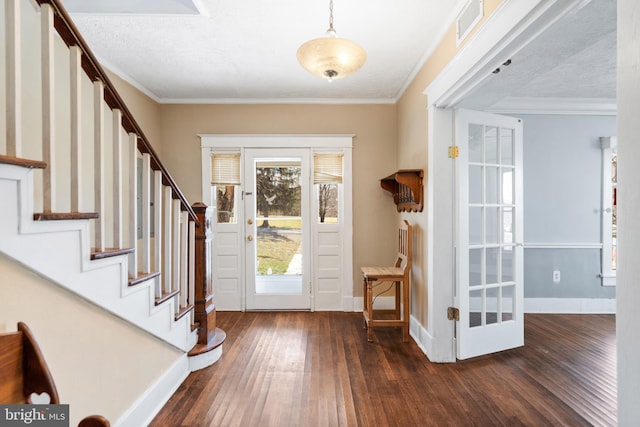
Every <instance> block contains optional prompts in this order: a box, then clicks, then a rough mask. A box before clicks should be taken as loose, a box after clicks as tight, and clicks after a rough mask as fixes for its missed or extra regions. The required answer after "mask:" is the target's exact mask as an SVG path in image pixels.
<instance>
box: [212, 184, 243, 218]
mask: <svg viewBox="0 0 640 427" xmlns="http://www.w3.org/2000/svg"><path fill="white" fill-rule="evenodd" d="M237 188H238V186H236V185H213V192H214V196H215V201H216V214H217V221H218V223H221V224H222V223H233V224H235V223H236V206H237V204H238V202H237V199H238V197H237V195H238V191H236V190H237Z"/></svg>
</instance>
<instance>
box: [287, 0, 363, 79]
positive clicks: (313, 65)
mask: <svg viewBox="0 0 640 427" xmlns="http://www.w3.org/2000/svg"><path fill="white" fill-rule="evenodd" d="M297 57H298V61H299V62H300V65H302V66H303V67H304V68H305V70H307V71H309V72H310V73H311V74H313V75H314V76H318V77H323V78H326V79H327V80H328V81H332V80H333V79H340V78H342V77H346V76H348V75H349V74H352V73H355V72H356V71H358V70H359V69H360V67H362V65H363V64H364V62H365V61H366V60H367V52H365V50H364V49H363V48H362V47H360V46H359V45H358V44H357V43H354V42H352V41H351V40H347V39H341V38H339V37H336V30H335V29H334V28H333V0H330V1H329V29H328V30H327V33H326V35H325V37H320V38H317V39H313V40H309V41H308V42H306V43H304V44H303V45H302V46H300V48H298V54H297Z"/></svg>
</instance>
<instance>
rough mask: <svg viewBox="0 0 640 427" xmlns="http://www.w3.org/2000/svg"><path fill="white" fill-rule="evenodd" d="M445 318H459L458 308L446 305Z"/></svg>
mask: <svg viewBox="0 0 640 427" xmlns="http://www.w3.org/2000/svg"><path fill="white" fill-rule="evenodd" d="M447 319H449V320H460V310H458V309H457V308H456V307H447Z"/></svg>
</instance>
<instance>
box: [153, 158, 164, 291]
mask: <svg viewBox="0 0 640 427" xmlns="http://www.w3.org/2000/svg"><path fill="white" fill-rule="evenodd" d="M153 173H154V176H153V177H154V181H153V238H154V242H153V247H154V251H153V261H154V263H153V268H154V271H158V272H162V242H163V239H162V206H163V202H162V191H163V190H162V189H163V187H162V172H161V171H159V170H158V171H153ZM155 284H156V286H155V295H156V296H161V295H162V284H161V283H160V280H156V282H155Z"/></svg>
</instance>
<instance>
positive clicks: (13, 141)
mask: <svg viewBox="0 0 640 427" xmlns="http://www.w3.org/2000/svg"><path fill="white" fill-rule="evenodd" d="M4 4H5V33H6V34H5V44H6V51H5V56H6V61H7V64H6V67H7V74H6V85H7V87H6V92H7V93H6V113H7V116H6V120H7V123H6V127H7V129H6V138H7V146H6V154H7V155H8V156H14V157H21V156H22V71H21V70H22V52H21V44H20V40H21V35H20V32H21V29H20V27H21V25H20V0H4Z"/></svg>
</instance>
